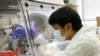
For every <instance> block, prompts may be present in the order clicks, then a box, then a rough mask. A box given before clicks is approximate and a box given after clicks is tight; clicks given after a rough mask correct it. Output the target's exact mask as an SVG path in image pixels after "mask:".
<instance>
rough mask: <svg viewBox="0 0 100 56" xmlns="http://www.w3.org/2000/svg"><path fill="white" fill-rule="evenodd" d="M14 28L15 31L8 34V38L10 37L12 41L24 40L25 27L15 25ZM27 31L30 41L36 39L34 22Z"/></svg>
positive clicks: (36, 33)
mask: <svg viewBox="0 0 100 56" xmlns="http://www.w3.org/2000/svg"><path fill="white" fill-rule="evenodd" d="M15 27H16V28H15V30H14V31H12V32H11V33H10V36H12V37H13V38H14V39H21V38H26V32H25V26H22V25H21V24H15ZM28 31H29V33H30V34H29V35H30V37H31V39H32V40H33V39H34V38H35V37H37V35H38V32H37V30H36V28H35V22H34V21H32V22H31V28H28Z"/></svg>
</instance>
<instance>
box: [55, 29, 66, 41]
mask: <svg viewBox="0 0 100 56" xmlns="http://www.w3.org/2000/svg"><path fill="white" fill-rule="evenodd" d="M54 40H55V41H65V37H62V36H61V33H60V30H54Z"/></svg>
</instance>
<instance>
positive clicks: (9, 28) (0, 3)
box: [0, 0, 64, 56]
mask: <svg viewBox="0 0 100 56" xmlns="http://www.w3.org/2000/svg"><path fill="white" fill-rule="evenodd" d="M62 6H64V5H61V4H60V5H59V4H53V3H46V2H40V1H32V0H31V1H26V0H14V1H13V0H0V56H7V55H8V56H21V55H23V56H24V55H27V56H28V55H30V56H41V55H37V54H38V51H34V50H35V49H36V48H37V47H38V45H39V44H37V45H35V46H34V40H32V39H31V38H32V35H31V34H32V32H31V26H30V20H31V19H30V14H31V13H33V15H35V14H37V15H38V16H39V15H45V16H46V18H45V19H44V20H45V21H46V23H45V25H46V26H43V27H42V29H43V30H42V33H43V34H45V36H48V37H51V39H52V38H53V33H52V30H53V29H52V27H50V25H49V24H48V18H49V16H50V14H51V13H52V12H53V11H55V10H56V9H58V8H60V7H62ZM33 18H34V17H33ZM37 18H38V17H37ZM36 22H39V23H40V22H41V20H37V21H36ZM20 24H23V26H24V30H23V31H24V32H25V36H24V37H19V36H17V35H18V33H19V31H20V30H19V31H18V32H17V33H15V32H16V31H17V30H18V29H19V28H18V29H16V28H17V27H18V25H20ZM21 29H22V28H21ZM29 29H30V30H29ZM12 32H13V34H15V35H11V33H12ZM20 34H22V33H20ZM47 34H49V35H47ZM30 35H31V36H30ZM48 41H49V42H51V40H48ZM49 42H48V43H49ZM34 47H35V48H34Z"/></svg>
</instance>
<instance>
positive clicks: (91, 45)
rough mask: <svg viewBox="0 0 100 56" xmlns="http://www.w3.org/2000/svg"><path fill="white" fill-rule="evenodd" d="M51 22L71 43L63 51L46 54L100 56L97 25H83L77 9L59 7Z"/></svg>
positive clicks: (56, 55) (52, 15)
mask: <svg viewBox="0 0 100 56" xmlns="http://www.w3.org/2000/svg"><path fill="white" fill-rule="evenodd" d="M49 24H50V25H52V27H53V28H54V29H55V30H59V32H60V33H61V35H62V37H63V38H64V39H65V41H67V40H70V44H69V45H68V46H67V47H66V48H65V50H63V51H60V52H55V53H53V54H52V53H51V54H47V55H44V56H100V48H99V47H100V41H99V39H98V38H97V37H96V29H95V27H93V26H90V25H82V21H81V18H80V16H79V15H78V13H77V12H76V11H75V10H73V9H71V8H69V7H65V6H64V7H61V8H59V9H58V10H56V11H54V12H53V13H52V14H51V16H50V18H49Z"/></svg>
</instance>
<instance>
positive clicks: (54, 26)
mask: <svg viewBox="0 0 100 56" xmlns="http://www.w3.org/2000/svg"><path fill="white" fill-rule="evenodd" d="M53 28H54V29H55V30H60V29H62V27H61V26H60V25H59V24H54V25H53Z"/></svg>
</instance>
